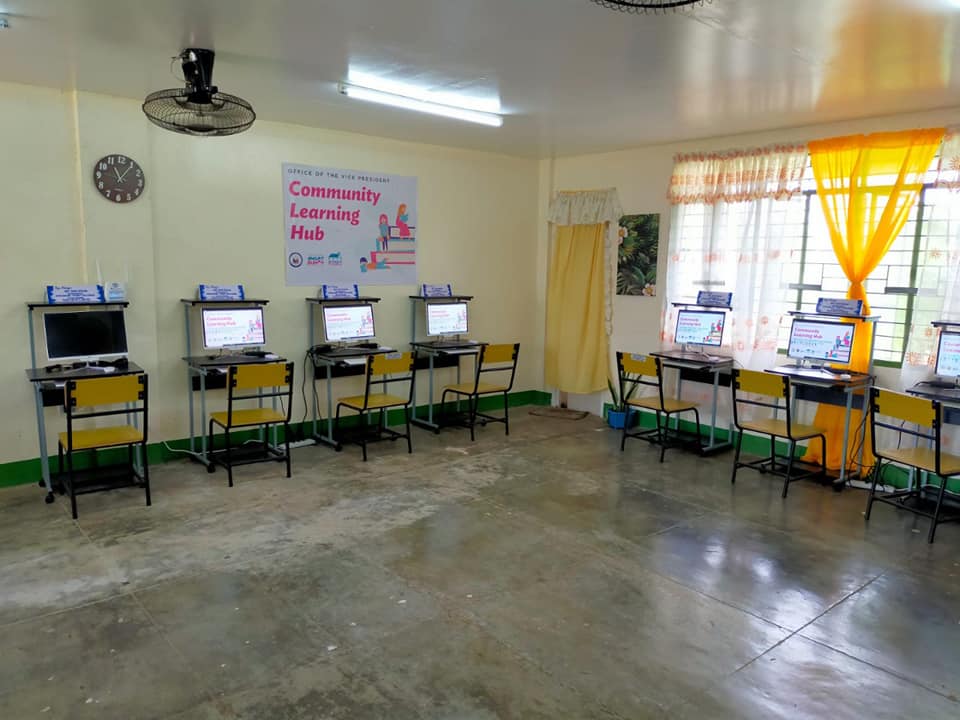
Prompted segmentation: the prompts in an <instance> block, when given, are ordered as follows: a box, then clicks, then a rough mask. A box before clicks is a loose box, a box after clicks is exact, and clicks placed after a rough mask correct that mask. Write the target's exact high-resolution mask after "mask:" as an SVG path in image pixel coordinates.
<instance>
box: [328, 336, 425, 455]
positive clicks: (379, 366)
mask: <svg viewBox="0 0 960 720" xmlns="http://www.w3.org/2000/svg"><path fill="white" fill-rule="evenodd" d="M415 359H416V355H415V354H414V353H412V352H404V353H378V354H376V355H370V356H369V357H368V358H367V370H366V374H365V386H364V390H363V395H351V396H350V397H342V398H339V399H338V400H337V419H336V433H337V437H338V438H339V437H341V435H340V408H342V407H345V408H349V409H351V410H356V411H357V412H358V413H359V421H360V427H359V429H358V430H357V432H356V434H355V438H356V439H355V442H357V443H359V445H360V447H361V449H362V451H363V460H364V462H366V460H367V442H368V441H369V440H370V439H371V437H370V430H369V428H368V427H367V418H368V415H367V413H370V412H376V411H378V410H379V411H380V416H379V418H378V420H377V427H376V429H375V439H377V440H380V439H382V438H383V437H384V435H386V436H387V437H389V438H391V439H392V440H397V439H399V438H406V440H407V452H408V453H412V452H413V445H412V444H411V442H410V406H411V405H412V403H413V365H414V361H415ZM402 382H408V383H409V384H410V385H409V389H408V391H407V396H406V397H401V396H400V395H391V394H389V393H388V392H386V391H387V389H389V386H390V385H391V384H393V383H402ZM374 385H380V386H381V389H382V390H383V392H371V390H372V389H373V386H374ZM390 408H403V417H404V426H405V428H406V432H405V433H399V432H397V431H396V430H391V429H390V428H388V427H387V423H386V421H387V410H389V409H390ZM350 439H353V438H350ZM337 449H338V450H339V449H340V448H339V446H338V448H337Z"/></svg>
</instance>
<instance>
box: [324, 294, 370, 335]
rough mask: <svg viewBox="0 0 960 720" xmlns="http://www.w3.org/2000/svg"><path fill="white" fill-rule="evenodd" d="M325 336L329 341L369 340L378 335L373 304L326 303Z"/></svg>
mask: <svg viewBox="0 0 960 720" xmlns="http://www.w3.org/2000/svg"><path fill="white" fill-rule="evenodd" d="M323 336H324V338H325V339H326V341H327V342H328V343H332V342H343V341H344V340H369V339H370V338H373V337H375V336H376V329H375V328H374V325H373V306H372V305H369V304H363V305H324V306H323Z"/></svg>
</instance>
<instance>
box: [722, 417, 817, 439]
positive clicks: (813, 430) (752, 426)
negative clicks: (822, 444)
mask: <svg viewBox="0 0 960 720" xmlns="http://www.w3.org/2000/svg"><path fill="white" fill-rule="evenodd" d="M740 428H741V429H743V430H750V431H752V432H757V433H763V434H764V435H773V436H774V437H779V438H785V439H786V440H809V439H810V438H812V437H816V436H817V435H823V432H824V431H823V430H822V429H821V428H818V427H815V426H814V425H801V424H799V423H793V424H791V426H790V429H791V430H792V431H793V435H792V436H791V435H790V434H789V433H787V421H786V420H774V419H773V418H767V419H765V420H745V421H741V422H740Z"/></svg>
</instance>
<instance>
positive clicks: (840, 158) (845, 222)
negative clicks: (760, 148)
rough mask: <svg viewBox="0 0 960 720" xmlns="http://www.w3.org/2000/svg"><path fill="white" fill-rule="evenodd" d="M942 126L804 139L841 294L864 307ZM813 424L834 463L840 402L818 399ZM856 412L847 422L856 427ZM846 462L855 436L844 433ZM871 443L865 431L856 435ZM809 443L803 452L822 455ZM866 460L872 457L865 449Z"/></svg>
mask: <svg viewBox="0 0 960 720" xmlns="http://www.w3.org/2000/svg"><path fill="white" fill-rule="evenodd" d="M945 132H946V130H945V129H944V128H935V129H926V130H907V131H903V132H891V133H876V134H874V135H852V136H849V137H840V138H831V139H829V140H818V141H816V142H811V143H810V160H811V164H812V166H813V174H814V177H815V179H816V182H817V195H818V197H819V198H820V203H821V205H822V206H823V214H824V216H825V217H826V220H827V226H828V227H829V229H830V238H831V240H832V242H833V250H834V252H835V253H836V256H837V261H838V263H839V265H840V267H841V268H842V269H843V272H844V274H845V275H846V276H847V279H848V280H849V281H850V288H849V289H848V291H847V297H848V298H851V299H857V300H863V304H864V310H865V313H866V314H869V313H870V305H869V303H868V302H867V293H866V289H865V288H864V282H865V281H866V279H867V278H868V277H869V276H870V273H871V272H873V271H874V270H875V269H876V267H877V265H879V264H880V261H881V260H883V257H884V255H886V254H887V251H888V250H889V249H890V246H891V245H892V244H893V241H894V240H895V239H896V238H897V236H898V235H899V234H900V231H901V230H902V229H903V226H904V224H905V223H906V221H907V219H908V218H909V216H910V211H911V210H912V209H913V208H914V207H915V206H916V203H917V198H918V196H919V194H920V190H921V189H922V187H923V176H924V174H925V173H926V171H927V169H928V168H929V167H930V163H931V162H932V161H933V158H934V157H935V155H936V152H937V149H938V148H939V147H940V144H941V142H942V140H943V136H944V133H945ZM870 335H871V333H870V326H869V325H868V324H866V323H861V324H860V327H858V328H857V330H856V334H855V338H854V348H853V352H852V356H851V362H850V368H851V369H852V370H853V371H855V372H866V371H867V369H868V367H869V364H870V356H871V348H870V342H871V338H870ZM815 423H816V424H817V425H818V426H819V427H822V428H824V429H825V430H826V431H827V466H828V467H830V468H832V469H836V468H839V467H840V464H841V462H842V459H843V425H844V409H843V408H840V407H836V406H833V405H821V406H820V408H819V409H818V410H817V417H816V421H815ZM858 423H859V413H857V414H856V415H855V416H854V420H853V421H852V422H851V428H856V427H858ZM850 435H851V437H850V439H849V445H850V448H851V453H850V455H848V465H852V464H853V462H854V461H856V458H854V457H851V455H852V451H853V449H855V446H854V442H855V441H856V442H857V444H859V442H861V440H858V439H856V438H854V437H853V436H854V433H853V432H851V433H850ZM862 442H863V444H864V448H869V447H870V440H869V437H864V438H863V439H862ZM819 455H820V454H819V451H818V450H815V449H814V448H811V449H810V451H808V458H809V459H811V460H813V461H814V462H818V461H819V460H820V456H819ZM864 462H865V463H867V464H872V462H873V459H872V457H871V456H870V453H869V451H866V452H865V453H864Z"/></svg>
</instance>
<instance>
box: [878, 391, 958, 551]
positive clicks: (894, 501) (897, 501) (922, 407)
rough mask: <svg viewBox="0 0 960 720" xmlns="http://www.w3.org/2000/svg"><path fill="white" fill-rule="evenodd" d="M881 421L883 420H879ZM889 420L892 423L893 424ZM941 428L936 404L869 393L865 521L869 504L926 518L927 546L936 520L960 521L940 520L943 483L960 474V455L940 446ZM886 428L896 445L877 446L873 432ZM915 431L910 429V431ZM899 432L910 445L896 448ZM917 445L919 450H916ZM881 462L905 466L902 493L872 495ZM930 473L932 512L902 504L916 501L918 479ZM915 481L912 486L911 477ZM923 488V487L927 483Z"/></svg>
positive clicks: (888, 393) (890, 393)
mask: <svg viewBox="0 0 960 720" xmlns="http://www.w3.org/2000/svg"><path fill="white" fill-rule="evenodd" d="M882 418H889V420H883V419H882ZM894 421H895V422H894ZM942 425H943V407H942V406H941V404H940V403H939V402H937V401H936V400H925V399H923V398H918V397H914V396H912V395H904V394H903V393H897V392H893V391H891V390H881V389H879V388H871V389H870V432H871V437H872V439H871V443H872V445H873V454H874V455H875V456H876V458H877V463H876V465H874V467H873V482H872V483H871V485H870V498H869V499H868V500H867V511H866V513H865V515H864V517H865V518H866V519H867V520H869V519H870V511H871V510H872V508H873V503H874V501H877V502H882V503H887V504H888V505H893V506H894V507H896V508H900V509H902V510H909V511H910V512H912V513H914V514H915V515H922V516H923V517H928V518H930V532H929V533H928V534H927V542H928V543H932V542H933V536H934V534H935V533H936V532H937V525H938V524H939V523H942V522H951V521H957V520H960V514H958V515H950V516H946V517H942V516H941V514H940V513H941V510H942V506H943V495H944V492H945V491H946V488H947V480H948V479H949V478H951V477H956V476H958V475H960V457H958V456H956V455H951V454H949V453H945V452H943V449H942V443H941V427H942ZM880 428H887V429H889V430H895V431H896V432H897V437H898V443H897V447H877V430H878V429H880ZM914 428H916V429H914ZM904 434H907V435H912V436H913V437H915V438H916V443H915V446H914V447H901V445H902V443H901V442H899V439H901V438H902V436H903V435H904ZM921 443H922V444H923V446H922V447H921ZM883 461H886V462H887V463H888V464H889V463H894V464H896V465H903V466H906V467H908V468H911V469H912V470H913V472H914V473H916V476H914V475H913V474H911V480H910V486H909V487H908V488H907V489H906V490H896V491H894V492H888V493H880V494H877V483H878V481H879V480H880V477H881V475H882V472H883V470H882V464H883ZM930 473H932V474H934V475H938V476H939V477H940V483H939V485H934V486H933V487H934V488H936V489H937V504H936V506H935V508H934V510H933V512H932V513H931V512H929V511H927V510H925V509H924V508H923V507H922V506H919V505H907V504H906V503H905V501H906V500H908V499H911V498H919V497H920V496H921V495H922V493H923V490H924V485H923V483H922V482H921V478H922V476H924V475H926V474H930ZM915 477H916V480H917V482H916V486H914V479H915ZM926 487H929V485H927V486H926Z"/></svg>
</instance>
